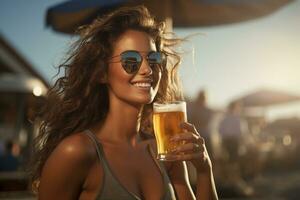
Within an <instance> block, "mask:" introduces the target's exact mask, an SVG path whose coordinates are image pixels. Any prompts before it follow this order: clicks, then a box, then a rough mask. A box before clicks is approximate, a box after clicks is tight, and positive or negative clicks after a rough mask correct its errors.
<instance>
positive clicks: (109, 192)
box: [84, 129, 140, 200]
mask: <svg viewBox="0 0 300 200" xmlns="http://www.w3.org/2000/svg"><path fill="white" fill-rule="evenodd" d="M84 133H85V134H86V135H87V136H88V137H89V138H90V139H91V141H92V142H93V144H94V146H95V148H96V151H97V155H98V158H99V160H100V162H101V164H102V167H103V172H104V177H103V184H102V188H101V189H99V191H98V194H97V198H96V199H97V200H100V199H124V200H140V198H138V197H137V196H136V195H134V194H133V193H131V192H129V191H128V190H127V189H126V188H125V187H124V186H123V185H122V184H120V182H119V181H118V180H117V179H116V177H115V175H114V174H113V172H112V170H111V169H110V166H109V163H108V161H107V160H106V158H105V153H104V150H103V146H102V144H101V142H99V140H98V138H97V137H96V135H95V134H94V133H92V132H91V131H90V130H88V129H87V130H85V131H84Z"/></svg>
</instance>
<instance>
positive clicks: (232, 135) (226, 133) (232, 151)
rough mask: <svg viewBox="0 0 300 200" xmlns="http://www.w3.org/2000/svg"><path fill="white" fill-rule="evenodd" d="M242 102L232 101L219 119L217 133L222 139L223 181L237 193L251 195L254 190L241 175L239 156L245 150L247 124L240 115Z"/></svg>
mask: <svg viewBox="0 0 300 200" xmlns="http://www.w3.org/2000/svg"><path fill="white" fill-rule="evenodd" d="M241 114H242V102H240V101H233V102H231V103H230V104H229V105H228V109H227V112H226V113H225V115H224V117H223V119H222V120H221V121H220V125H219V133H220V136H221V139H222V148H223V158H225V160H224V162H225V163H224V166H223V168H224V171H225V174H226V176H225V181H226V182H228V183H229V184H233V185H234V186H233V187H236V190H237V191H236V192H238V193H239V195H246V196H249V195H253V193H254V191H253V189H252V187H250V186H249V185H248V184H247V183H246V182H245V180H244V179H243V177H242V172H241V160H240V158H241V156H242V155H244V154H245V153H246V151H247V149H245V148H246V146H245V145H246V142H245V141H246V136H247V134H248V125H247V122H246V120H244V119H243V117H242V115H241Z"/></svg>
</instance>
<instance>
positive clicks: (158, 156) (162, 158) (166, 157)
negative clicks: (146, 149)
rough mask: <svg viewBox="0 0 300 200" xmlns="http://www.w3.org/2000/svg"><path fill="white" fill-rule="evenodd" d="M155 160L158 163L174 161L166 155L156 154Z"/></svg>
mask: <svg viewBox="0 0 300 200" xmlns="http://www.w3.org/2000/svg"><path fill="white" fill-rule="evenodd" d="M156 158H157V160H160V161H174V160H175V159H174V158H172V156H170V155H167V154H158V155H157V157H156Z"/></svg>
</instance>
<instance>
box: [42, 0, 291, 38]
mask: <svg viewBox="0 0 300 200" xmlns="http://www.w3.org/2000/svg"><path fill="white" fill-rule="evenodd" d="M292 1H294V0H251V1H249V0H163V1H161V0H109V1H108V0H70V1H66V2H63V3H61V4H58V5H54V6H52V7H50V8H49V9H48V10H47V15H46V25H47V26H51V27H52V28H53V29H54V30H56V31H58V32H63V33H71V34H72V33H74V31H75V30H76V29H77V27H79V26H81V25H84V24H88V23H90V22H91V21H92V20H93V19H94V18H95V17H97V16H99V15H100V16H101V15H103V14H105V13H107V12H109V11H111V10H113V9H116V8H118V7H120V6H124V5H127V6H128V5H129V6H130V5H141V4H143V5H145V6H146V7H147V8H148V9H149V10H150V11H151V13H153V14H154V15H155V16H156V17H157V18H158V19H160V20H165V19H166V18H170V19H172V21H173V25H174V26H175V27H195V26H213V25H220V24H228V23H234V22H240V21H245V20H250V19H254V18H258V17H261V16H265V15H268V14H270V13H272V12H274V11H276V10H277V9H279V8H280V7H282V6H284V5H286V4H287V3H289V2H292Z"/></svg>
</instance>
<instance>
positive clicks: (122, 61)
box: [109, 50, 167, 74]
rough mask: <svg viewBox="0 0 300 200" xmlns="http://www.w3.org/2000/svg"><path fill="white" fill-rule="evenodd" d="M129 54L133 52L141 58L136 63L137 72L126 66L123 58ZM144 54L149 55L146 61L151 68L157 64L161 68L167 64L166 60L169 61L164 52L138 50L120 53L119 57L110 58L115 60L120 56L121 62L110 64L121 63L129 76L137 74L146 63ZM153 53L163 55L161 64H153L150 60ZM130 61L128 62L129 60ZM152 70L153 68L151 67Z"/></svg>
mask: <svg viewBox="0 0 300 200" xmlns="http://www.w3.org/2000/svg"><path fill="white" fill-rule="evenodd" d="M128 52H132V53H136V54H137V55H138V56H139V58H140V61H139V62H137V61H134V62H136V64H137V68H136V69H135V70H130V69H129V68H128V67H126V66H125V65H126V64H127V63H126V58H124V57H123V56H124V55H125V54H126V53H128ZM142 53H147V57H146V60H147V62H148V64H149V65H150V66H151V64H156V65H159V66H160V67H161V66H162V65H163V64H165V63H166V60H167V54H166V53H164V52H162V51H149V52H143V51H136V50H126V51H123V52H122V53H120V54H119V55H115V56H112V57H110V60H111V59H113V58H116V57H118V56H120V57H121V58H120V60H119V61H114V62H109V63H118V62H121V65H122V68H123V69H124V70H125V71H126V72H127V73H128V74H135V73H137V72H138V71H139V69H140V68H141V65H142V63H143V61H144V56H143V55H142ZM152 53H160V54H161V63H153V62H151V61H150V59H149V55H150V54H152ZM127 61H128V60H127ZM151 68H152V67H151Z"/></svg>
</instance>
